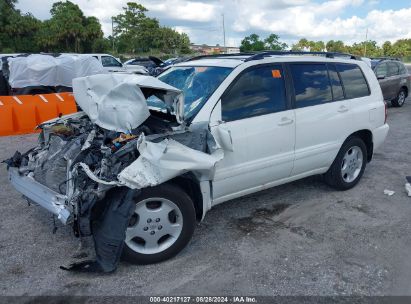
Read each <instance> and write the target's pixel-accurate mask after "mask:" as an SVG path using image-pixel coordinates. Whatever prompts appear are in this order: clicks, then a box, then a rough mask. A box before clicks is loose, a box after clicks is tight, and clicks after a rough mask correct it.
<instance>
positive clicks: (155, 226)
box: [123, 184, 196, 264]
mask: <svg viewBox="0 0 411 304" xmlns="http://www.w3.org/2000/svg"><path fill="white" fill-rule="evenodd" d="M134 200H135V203H136V208H135V211H134V214H133V216H132V217H131V219H130V222H129V225H128V227H127V230H126V239H125V246H124V252H123V257H124V259H125V260H127V261H129V262H131V263H134V264H151V263H157V262H161V261H164V260H167V259H169V258H171V257H173V256H175V255H176V254H177V253H179V252H180V251H181V250H182V249H183V248H184V247H185V246H186V245H187V243H188V242H189V241H190V239H191V236H192V235H193V232H194V228H195V224H196V216H195V210H194V204H193V202H192V200H191V199H190V197H189V196H188V195H187V193H186V192H184V191H183V190H182V189H180V188H179V187H177V186H174V185H170V184H163V185H159V186H156V187H152V188H145V189H143V190H142V192H141V194H140V195H138V196H137V197H136V198H135V199H134Z"/></svg>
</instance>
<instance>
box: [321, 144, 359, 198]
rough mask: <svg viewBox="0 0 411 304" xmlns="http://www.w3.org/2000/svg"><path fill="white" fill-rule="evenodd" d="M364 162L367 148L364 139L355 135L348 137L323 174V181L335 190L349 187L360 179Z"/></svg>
mask: <svg viewBox="0 0 411 304" xmlns="http://www.w3.org/2000/svg"><path fill="white" fill-rule="evenodd" d="M352 153H355V154H352ZM355 155H357V157H356V156H355ZM366 163H367V148H366V146H365V144H364V141H363V140H362V139H361V138H359V137H356V136H353V137H349V138H348V139H347V140H346V141H345V142H344V144H343V145H342V147H341V149H340V151H339V152H338V154H337V157H336V158H335V160H334V162H333V164H332V165H331V167H330V169H328V171H327V173H325V174H324V178H325V182H326V183H327V184H328V185H329V186H331V187H333V188H335V189H337V190H348V189H351V188H352V187H354V186H355V185H356V184H357V183H358V181H359V180H360V179H361V177H362V175H363V173H364V169H365V166H366Z"/></svg>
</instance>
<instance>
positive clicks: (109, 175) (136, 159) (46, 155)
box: [6, 87, 223, 272]
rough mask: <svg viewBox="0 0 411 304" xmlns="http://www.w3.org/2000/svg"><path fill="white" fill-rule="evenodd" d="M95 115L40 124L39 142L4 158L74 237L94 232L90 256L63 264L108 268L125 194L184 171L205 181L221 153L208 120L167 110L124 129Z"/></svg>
mask: <svg viewBox="0 0 411 304" xmlns="http://www.w3.org/2000/svg"><path fill="white" fill-rule="evenodd" d="M136 88H137V89H139V87H136ZM79 104H83V105H84V100H82V102H79ZM140 106H141V105H140ZM147 111H148V110H147ZM104 115H107V114H104ZM94 120H95V122H92V120H91V119H90V113H86V112H78V113H75V114H72V115H67V116H64V117H61V118H57V119H55V120H52V121H49V122H45V123H43V124H42V125H40V126H39V128H41V130H42V131H41V133H40V135H39V142H38V146H37V147H35V148H33V149H31V150H29V151H27V152H26V153H24V154H20V153H19V152H16V154H15V155H14V156H13V158H11V159H9V160H7V161H6V162H7V164H8V166H9V174H10V176H11V178H10V179H11V181H12V183H13V184H14V186H15V187H16V189H17V190H18V191H20V192H22V193H23V195H25V196H26V197H27V199H28V200H29V201H31V200H32V201H33V202H35V203H37V204H40V205H44V207H45V208H47V209H49V210H50V211H52V212H53V213H54V214H55V215H56V216H57V217H58V219H59V220H60V221H61V222H63V223H64V224H71V225H72V227H73V231H74V234H75V235H76V236H78V237H82V238H83V237H88V236H92V237H93V240H94V247H95V253H96V258H93V259H90V257H88V258H87V259H86V261H82V262H81V263H77V264H76V263H74V264H71V266H70V267H65V268H64V269H76V268H77V269H82V270H84V269H87V270H88V271H90V270H98V271H104V272H110V271H113V270H115V268H116V265H117V263H118V261H119V258H120V254H121V251H122V246H123V242H124V233H125V227H126V226H127V223H128V221H129V220H130V216H131V213H132V209H133V206H134V205H133V201H132V199H131V197H132V196H135V195H136V194H138V191H140V190H139V189H142V188H145V187H151V186H155V185H158V184H161V183H164V182H167V181H168V180H171V179H172V178H174V177H177V176H181V175H184V174H185V173H187V172H190V176H191V178H193V177H192V176H194V178H196V179H198V180H211V178H212V176H213V170H214V167H215V164H216V162H217V161H219V160H221V159H222V157H223V153H222V150H221V148H220V147H219V145H218V144H217V143H216V141H215V140H214V138H213V136H212V135H211V133H210V131H209V130H208V126H207V125H203V124H199V125H198V124H197V125H191V126H190V127H188V126H186V125H185V124H180V123H178V122H177V121H173V120H171V119H169V117H167V115H165V114H161V113H153V112H152V113H151V115H149V116H148V118H147V119H145V120H144V122H143V123H142V124H141V125H139V126H137V127H136V128H133V129H130V130H129V131H128V132H119V131H118V130H109V129H106V128H103V127H101V126H100V125H99V118H98V117H94ZM96 121H97V122H96ZM106 122H107V120H106ZM112 129H115V128H112ZM27 189H28V190H27Z"/></svg>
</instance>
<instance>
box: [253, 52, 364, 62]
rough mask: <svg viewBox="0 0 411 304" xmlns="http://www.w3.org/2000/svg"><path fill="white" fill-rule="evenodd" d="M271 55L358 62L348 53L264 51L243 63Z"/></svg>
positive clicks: (357, 58)
mask: <svg viewBox="0 0 411 304" xmlns="http://www.w3.org/2000/svg"><path fill="white" fill-rule="evenodd" d="M272 55H277V56H279V55H317V56H325V57H327V58H335V57H348V58H349V59H354V60H359V59H360V57H358V56H355V55H352V54H348V53H338V52H303V51H264V52H261V53H256V54H255V55H253V56H250V57H248V58H247V59H246V60H245V62H247V61H251V60H260V59H263V58H265V57H267V56H272Z"/></svg>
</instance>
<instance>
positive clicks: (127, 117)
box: [73, 74, 182, 133]
mask: <svg viewBox="0 0 411 304" xmlns="http://www.w3.org/2000/svg"><path fill="white" fill-rule="evenodd" d="M141 88H150V89H158V90H162V91H166V94H165V96H164V98H163V99H164V100H163V101H164V102H165V103H166V104H169V105H173V103H174V102H175V101H179V99H178V96H179V95H180V93H181V91H180V90H178V89H176V88H174V87H172V86H170V85H168V84H166V83H164V82H162V81H160V80H158V79H157V78H154V77H152V76H143V75H131V74H100V75H94V76H88V77H80V78H76V79H74V80H73V92H74V96H75V99H76V102H77V103H78V105H79V106H80V107H81V108H82V109H83V111H84V112H85V113H86V114H87V115H88V116H89V118H90V120H91V121H92V122H94V123H95V124H97V125H98V126H100V127H102V128H105V129H108V130H113V131H118V132H124V133H127V132H130V131H131V130H132V129H134V128H137V127H138V126H139V125H141V124H142V123H143V122H144V121H145V120H146V119H147V118H148V117H149V116H150V112H149V110H148V106H147V102H146V98H145V97H144V94H143V92H142V91H141ZM181 102H182V101H181ZM176 108H177V109H179V108H181V107H176Z"/></svg>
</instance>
